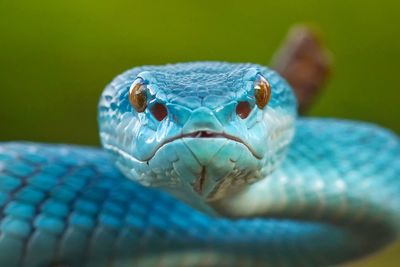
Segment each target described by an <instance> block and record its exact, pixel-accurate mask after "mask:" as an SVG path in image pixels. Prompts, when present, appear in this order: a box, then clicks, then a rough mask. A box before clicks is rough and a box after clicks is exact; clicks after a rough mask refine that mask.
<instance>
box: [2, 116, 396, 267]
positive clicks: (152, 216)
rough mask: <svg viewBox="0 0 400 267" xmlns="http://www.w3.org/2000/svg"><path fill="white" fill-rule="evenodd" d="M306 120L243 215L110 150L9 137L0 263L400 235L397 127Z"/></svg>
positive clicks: (288, 256)
mask: <svg viewBox="0 0 400 267" xmlns="http://www.w3.org/2000/svg"><path fill="white" fill-rule="evenodd" d="M296 129H297V134H296V136H295V139H294V142H293V144H292V146H291V148H290V151H289V154H288V158H287V160H286V161H285V162H284V164H283V166H282V167H281V168H279V169H278V170H277V171H276V172H274V173H273V175H272V176H271V177H268V178H267V179H266V180H265V181H261V182H260V184H256V185H257V186H254V187H252V188H251V189H250V190H249V193H248V194H246V193H245V194H244V195H243V196H242V197H243V198H247V199H246V202H242V201H240V200H241V199H240V198H237V199H236V200H237V202H238V203H235V201H232V202H227V203H223V205H225V207H224V208H225V209H227V210H231V211H232V216H243V215H250V214H252V216H253V217H254V218H243V219H224V218H214V217H209V216H207V215H204V214H202V213H200V212H198V211H196V210H193V209H192V208H190V207H188V206H186V205H185V204H183V203H181V202H179V201H177V200H175V199H174V198H172V197H171V196H169V195H167V194H164V193H162V192H160V191H156V190H152V189H149V188H145V187H142V186H140V185H138V184H136V183H134V182H132V181H130V180H128V179H126V178H124V177H123V176H122V175H121V174H120V173H119V171H117V170H116V169H115V167H113V160H112V159H111V158H109V156H108V155H106V154H105V153H104V152H102V151H101V150H97V149H92V148H83V147H74V146H67V145H45V144H34V143H4V144H1V145H0V204H1V220H0V266H8V267H22V266H24V267H42V266H53V264H55V263H63V264H67V266H73V267H81V266H96V267H102V266H114V267H117V266H118V267H119V266H171V267H172V266H325V265H331V264H335V263H339V262H342V261H344V260H348V259H353V258H356V257H359V256H362V255H364V254H366V253H369V252H371V251H374V250H376V249H377V248H380V247H382V246H384V245H386V244H387V243H389V242H390V241H392V240H393V239H395V238H396V236H397V233H398V230H399V225H398V221H399V214H400V194H399V192H400V180H399V178H400V157H399V155H400V143H399V139H398V137H396V136H395V135H394V134H392V133H390V132H388V131H386V130H382V129H380V128H377V127H376V126H373V125H367V124H357V123H353V122H342V121H336V120H322V119H313V120H300V121H299V122H298V123H297V127H296ZM249 198H251V199H249ZM230 205H235V208H234V209H230ZM246 213H247V214H246Z"/></svg>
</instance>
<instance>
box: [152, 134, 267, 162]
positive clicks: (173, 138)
mask: <svg viewBox="0 0 400 267" xmlns="http://www.w3.org/2000/svg"><path fill="white" fill-rule="evenodd" d="M183 138H225V139H228V140H232V141H235V142H237V143H240V144H242V145H244V146H245V147H247V149H248V150H249V151H250V152H251V154H252V155H253V156H254V157H255V158H257V159H261V158H262V157H261V156H259V155H257V153H256V152H255V151H254V149H253V148H252V147H251V146H250V145H249V144H247V143H246V142H244V141H243V140H242V139H240V138H239V137H236V136H233V135H230V134H227V133H224V132H213V131H194V132H190V133H185V134H179V135H176V136H173V137H170V138H167V139H165V140H164V142H162V143H161V144H160V145H159V146H158V147H157V148H156V149H155V152H154V154H155V153H156V152H157V151H158V150H159V149H160V148H161V147H162V146H164V145H166V144H168V143H171V142H173V141H175V140H178V139H183ZM154 154H153V155H152V156H151V158H152V157H153V156H154Z"/></svg>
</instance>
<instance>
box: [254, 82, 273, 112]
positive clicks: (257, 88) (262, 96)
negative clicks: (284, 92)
mask: <svg viewBox="0 0 400 267" xmlns="http://www.w3.org/2000/svg"><path fill="white" fill-rule="evenodd" d="M254 96H255V98H256V104H257V106H258V108H259V109H263V108H264V107H265V106H266V105H267V104H268V101H269V99H270V98H271V86H270V85H269V83H268V81H267V80H266V79H265V78H264V77H263V76H261V75H259V77H258V78H257V80H256V82H255V84H254Z"/></svg>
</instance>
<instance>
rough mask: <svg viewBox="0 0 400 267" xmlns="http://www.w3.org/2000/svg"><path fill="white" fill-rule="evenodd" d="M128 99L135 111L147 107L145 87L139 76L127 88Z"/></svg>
mask: <svg viewBox="0 0 400 267" xmlns="http://www.w3.org/2000/svg"><path fill="white" fill-rule="evenodd" d="M129 101H130V102H131V105H132V106H133V108H134V109H135V110H136V111H137V112H143V111H144V110H145V109H146V107H147V89H146V85H144V81H143V80H142V79H141V78H138V79H136V80H135V81H134V82H133V84H132V85H131V88H130V89H129Z"/></svg>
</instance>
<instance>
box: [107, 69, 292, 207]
mask: <svg viewBox="0 0 400 267" xmlns="http://www.w3.org/2000/svg"><path fill="white" fill-rule="evenodd" d="M295 116H296V101H295V97H294V95H293V92H292V90H291V88H290V86H289V85H288V84H287V83H286V82H285V81H284V80H283V79H282V78H281V77H280V76H279V75H278V74H277V73H276V72H274V71H272V70H270V69H268V68H265V67H262V66H259V65H254V64H230V63H219V62H197V63H183V64H174V65H165V66H145V67H140V68H134V69H131V70H129V71H127V72H125V73H123V74H122V75H120V76H118V77H117V78H115V79H114V80H113V81H112V82H111V84H110V85H108V86H107V87H106V89H105V91H104V92H103V94H102V97H101V100H100V104H99V124H100V136H101V141H102V144H103V146H104V147H105V149H107V150H109V151H111V152H112V153H113V154H114V155H115V159H116V163H117V166H118V167H119V168H120V169H121V170H122V171H123V172H124V174H125V175H126V176H127V177H129V178H131V179H133V180H135V181H137V182H139V183H141V184H143V185H145V186H151V187H156V188H161V189H163V190H166V191H168V192H171V193H172V194H174V195H175V196H177V197H178V198H180V199H182V200H184V201H186V202H187V203H189V204H191V205H194V206H196V203H197V202H198V201H197V199H198V198H200V199H203V200H205V201H213V200H217V199H220V198H222V197H224V196H226V195H229V194H231V193H233V192H236V191H238V190H241V189H242V188H244V187H245V186H246V185H248V184H250V183H254V182H255V181H258V180H259V179H261V178H264V177H266V176H267V175H268V174H269V173H270V172H271V171H273V170H274V168H275V167H276V166H277V164H279V162H280V161H281V160H282V159H283V157H284V155H285V151H286V148H287V147H288V145H289V143H290V141H291V139H292V136H293V129H294V127H293V124H294V119H295Z"/></svg>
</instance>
